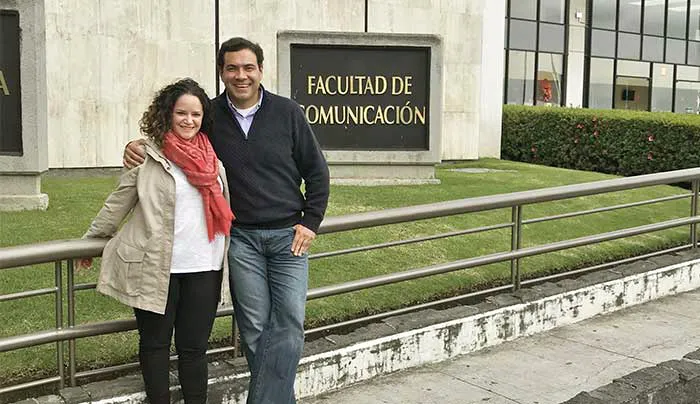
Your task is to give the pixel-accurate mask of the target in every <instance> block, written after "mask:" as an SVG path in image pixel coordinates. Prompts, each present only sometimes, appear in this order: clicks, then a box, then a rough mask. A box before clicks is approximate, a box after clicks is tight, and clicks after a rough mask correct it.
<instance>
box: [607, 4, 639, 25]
mask: <svg viewBox="0 0 700 404" xmlns="http://www.w3.org/2000/svg"><path fill="white" fill-rule="evenodd" d="M610 3H613V4H614V3H615V2H614V1H611V2H610ZM641 27H642V2H641V1H639V0H620V28H619V29H620V31H627V32H639V31H640V29H641Z"/></svg>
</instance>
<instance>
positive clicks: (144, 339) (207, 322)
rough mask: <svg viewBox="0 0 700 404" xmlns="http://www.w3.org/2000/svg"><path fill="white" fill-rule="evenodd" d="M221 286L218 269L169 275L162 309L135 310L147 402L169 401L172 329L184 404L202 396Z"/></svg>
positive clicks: (201, 400) (161, 403)
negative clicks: (168, 284)
mask: <svg viewBox="0 0 700 404" xmlns="http://www.w3.org/2000/svg"><path fill="white" fill-rule="evenodd" d="M220 287H221V274H220V273H219V272H217V271H207V272H195V273H191V274H174V275H171V276H170V288H169V291H168V303H167V306H166V308H165V314H162V315H161V314H156V313H153V312H150V311H145V310H140V309H134V314H135V315H136V323H137V326H138V329H139V337H140V339H139V362H141V373H142V374H143V381H144V383H145V385H146V396H147V397H148V399H149V401H150V402H151V404H169V403H170V389H169V388H170V382H169V371H168V367H169V356H170V340H171V338H172V335H173V328H174V329H175V348H176V349H177V354H178V374H179V378H180V386H181V387H182V395H183V398H184V400H185V403H186V404H200V403H206V401H207V377H208V373H207V359H206V350H207V343H208V340H209V334H210V333H211V327H212V325H213V323H214V317H215V316H216V307H217V302H218V299H219V292H220Z"/></svg>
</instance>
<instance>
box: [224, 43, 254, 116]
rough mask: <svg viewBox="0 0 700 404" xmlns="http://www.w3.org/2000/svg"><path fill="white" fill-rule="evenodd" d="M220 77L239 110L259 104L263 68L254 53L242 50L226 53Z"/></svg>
mask: <svg viewBox="0 0 700 404" xmlns="http://www.w3.org/2000/svg"><path fill="white" fill-rule="evenodd" d="M219 76H220V77H221V81H223V82H224V85H225V86H226V92H227V93H228V96H229V98H230V99H231V102H233V105H235V106H236V107H237V108H241V109H245V108H250V107H252V106H253V105H255V104H256V103H257V102H258V99H259V98H260V96H259V94H258V90H259V89H260V80H262V66H259V65H258V58H257V57H255V53H253V51H251V50H250V49H241V50H239V51H236V52H226V53H225V54H224V66H223V67H222V68H221V70H220V71H219Z"/></svg>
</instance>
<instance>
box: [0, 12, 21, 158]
mask: <svg viewBox="0 0 700 404" xmlns="http://www.w3.org/2000/svg"><path fill="white" fill-rule="evenodd" d="M19 33H20V30H19V13H18V12H17V11H14V10H0V154H22V107H21V95H20V83H19V65H20V62H19V37H20V35H19Z"/></svg>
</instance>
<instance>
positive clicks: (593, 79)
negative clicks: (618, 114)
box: [588, 58, 614, 108]
mask: <svg viewBox="0 0 700 404" xmlns="http://www.w3.org/2000/svg"><path fill="white" fill-rule="evenodd" d="M613 64H614V61H613V60H612V59H599V58H591V69H590V73H591V74H590V82H589V87H588V106H589V108H611V107H612V93H613V91H612V90H613Z"/></svg>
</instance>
